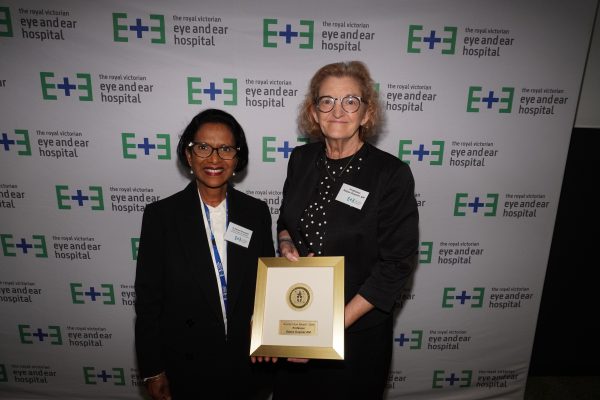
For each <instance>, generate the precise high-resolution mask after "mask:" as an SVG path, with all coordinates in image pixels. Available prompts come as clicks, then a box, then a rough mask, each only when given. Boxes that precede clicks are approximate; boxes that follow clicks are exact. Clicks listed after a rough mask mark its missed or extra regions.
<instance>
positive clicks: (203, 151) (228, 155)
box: [188, 142, 240, 160]
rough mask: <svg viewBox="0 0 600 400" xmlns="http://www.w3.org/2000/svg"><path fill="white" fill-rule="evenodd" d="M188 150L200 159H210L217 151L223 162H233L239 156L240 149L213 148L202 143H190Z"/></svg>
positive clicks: (229, 147)
mask: <svg viewBox="0 0 600 400" xmlns="http://www.w3.org/2000/svg"><path fill="white" fill-rule="evenodd" d="M188 148H191V149H192V153H194V155H195V156H196V157H200V158H208V157H210V156H212V153H213V151H215V150H216V151H217V154H218V155H219V157H221V158H222V159H223V160H233V159H234V158H235V156H236V155H237V152H238V151H239V150H240V149H239V147H233V146H225V145H223V146H219V147H212V146H211V145H210V144H207V143H202V142H190V143H189V144H188Z"/></svg>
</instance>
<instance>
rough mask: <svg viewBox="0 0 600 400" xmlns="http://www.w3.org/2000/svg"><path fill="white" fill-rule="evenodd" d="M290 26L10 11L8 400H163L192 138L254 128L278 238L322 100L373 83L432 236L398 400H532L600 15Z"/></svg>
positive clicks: (475, 9)
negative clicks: (574, 137) (352, 80)
mask: <svg viewBox="0 0 600 400" xmlns="http://www.w3.org/2000/svg"><path fill="white" fill-rule="evenodd" d="M285 3H286V2H280V1H276V0H269V1H257V2H242V1H228V0H218V1H217V0H205V1H202V2H198V1H193V0H177V1H171V2H163V1H157V0H153V1H147V0H143V1H142V0H132V1H128V2H121V1H116V0H111V1H91V0H90V1H66V0H64V1H59V0H55V1H42V0H19V1H17V0H14V1H13V0H0V116H1V118H0V163H1V164H0V221H1V224H0V244H1V254H0V263H1V266H0V312H1V315H2V323H1V324H0V397H3V398H6V399H43V398H48V397H53V398H61V399H139V398H141V397H142V393H143V390H142V386H141V382H140V377H139V375H138V370H137V367H136V360H135V355H134V350H133V349H134V342H133V324H134V318H135V316H134V310H133V305H134V303H135V294H134V288H133V282H134V278H135V262H136V256H137V246H138V241H139V232H140V224H141V217H142V212H143V210H144V207H145V206H146V204H148V203H149V202H152V201H155V200H158V199H161V198H164V197H167V196H169V195H170V194H172V193H174V192H176V191H178V190H180V189H182V188H183V187H184V186H185V185H186V183H187V182H188V181H189V179H190V177H189V175H188V174H187V171H182V170H181V169H180V168H178V166H177V162H176V155H175V149H176V145H177V141H178V137H179V135H180V133H181V132H182V130H183V129H184V127H185V126H186V125H187V123H188V121H189V120H190V119H191V118H192V117H193V116H194V115H195V114H196V113H198V112H199V111H201V110H203V109H205V108H213V107H214V108H221V109H224V110H226V111H228V112H231V113H232V114H234V115H235V116H236V117H237V118H238V119H239V121H240V122H241V123H242V125H243V127H244V128H245V130H246V133H247V136H248V140H249V146H250V163H249V167H248V170H247V173H246V174H245V175H244V176H242V177H239V181H238V182H237V187H238V188H239V189H240V190H242V191H244V192H246V193H248V194H250V195H252V196H255V197H257V198H260V199H263V200H264V201H265V202H267V203H268V204H269V206H270V209H271V213H272V216H273V220H274V221H275V220H276V219H277V217H278V208H279V205H280V203H281V190H282V186H283V181H284V178H285V170H286V165H287V161H288V157H289V154H290V152H291V151H292V149H293V148H294V147H295V146H298V145H300V144H302V143H304V142H305V141H306V139H305V138H304V137H303V136H302V135H301V133H300V132H299V131H298V129H297V127H296V116H297V111H298V105H299V104H300V102H301V100H302V98H303V95H304V93H305V92H306V89H307V85H308V81H309V79H310V77H311V76H312V75H313V73H314V72H315V71H316V70H317V69H318V68H319V67H321V66H322V65H324V64H327V63H330V62H337V61H347V60H361V61H364V62H365V63H366V64H367V65H368V67H369V68H370V70H371V73H372V75H373V77H374V79H375V80H376V82H377V87H378V91H379V93H380V99H381V103H382V106H383V108H384V109H385V113H386V121H385V126H384V128H383V131H382V132H381V134H380V135H379V137H378V138H377V139H376V140H375V144H376V145H377V146H378V147H380V148H382V149H384V150H386V151H387V152H389V153H391V154H393V155H395V156H397V157H398V158H400V159H401V160H403V161H405V162H406V163H408V164H410V167H411V168H412V171H413V173H414V175H415V179H416V193H415V195H416V197H417V200H418V202H419V210H420V215H421V224H420V232H421V239H420V240H421V242H420V248H419V266H418V268H417V271H416V274H415V276H414V280H413V282H412V284H411V286H410V287H408V288H407V289H406V291H405V293H404V294H403V296H402V298H401V299H399V303H401V306H402V308H401V311H400V312H398V318H397V320H396V325H395V334H394V358H393V365H392V368H391V373H390V376H389V381H388V387H389V390H388V392H387V398H388V399H431V398H436V399H459V398H460V399H484V398H485V399H522V398H523V393H524V388H525V382H526V378H527V372H528V366H529V360H530V354H531V348H532V343H533V338H534V333H535V326H536V319H537V313H538V308H539V304H540V299H541V295H542V292H541V291H542V287H543V281H544V275H545V270H546V263H547V259H548V253H549V248H550V243H551V239H552V232H553V226H554V219H555V214H556V210H557V206H558V200H559V194H560V187H561V181H562V176H563V170H564V166H565V161H566V155H567V150H568V145H569V138H570V132H571V128H572V126H573V121H574V116H575V110H576V107H577V99H578V95H579V89H580V85H581V80H582V74H583V69H584V65H585V60H586V54H587V49H588V44H589V39H590V35H591V29H592V24H593V17H594V14H595V11H596V0H580V1H572V2H564V1H560V0H552V1H550V0H548V1H502V2H499V1H491V0H490V1H477V2H475V1H468V0H464V1H460V0H457V1H452V2H448V1H443V0H438V1H433V0H432V1H426V2H424V1H418V0H414V1H412V0H411V1H408V0H407V1H396V0H385V1H384V0H374V1H356V0H352V1H350V0H344V1H341V0H335V1H326V2H324V1H318V0H305V1H302V2H300V1H298V2H287V3H288V4H285ZM574 251H575V250H574ZM231 380H232V384H235V376H232V377H231Z"/></svg>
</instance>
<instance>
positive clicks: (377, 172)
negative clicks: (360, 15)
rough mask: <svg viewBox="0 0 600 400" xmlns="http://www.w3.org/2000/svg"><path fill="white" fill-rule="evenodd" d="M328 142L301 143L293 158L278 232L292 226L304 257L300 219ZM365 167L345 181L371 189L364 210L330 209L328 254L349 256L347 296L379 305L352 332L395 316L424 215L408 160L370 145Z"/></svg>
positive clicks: (364, 152)
mask: <svg viewBox="0 0 600 400" xmlns="http://www.w3.org/2000/svg"><path fill="white" fill-rule="evenodd" d="M323 146H324V145H323V143H311V144H306V145H302V146H298V147H296V148H295V149H294V150H293V152H292V154H291V156H290V160H289V162H288V171H287V178H286V181H285V184H284V188H283V201H282V204H281V209H280V215H279V219H278V221H277V231H278V232H279V231H281V230H283V229H287V230H288V231H289V233H290V235H291V237H292V239H293V240H294V243H295V244H296V247H297V248H298V251H299V252H300V254H301V255H306V254H307V253H308V249H307V248H306V247H305V246H304V245H303V244H300V243H299V242H300V240H301V237H300V233H299V230H298V223H299V220H300V216H301V214H302V212H303V211H304V210H305V209H306V207H307V205H308V202H309V199H310V197H311V195H310V193H311V191H313V190H317V184H318V182H317V181H318V178H319V176H320V175H321V174H322V172H321V170H322V168H324V166H323V157H324V151H323ZM359 154H360V156H361V157H362V158H363V160H362V161H361V164H360V167H361V168H360V170H358V171H355V172H353V174H352V175H349V176H347V177H346V178H345V179H344V182H345V183H347V184H349V185H352V186H354V187H357V188H359V189H362V190H365V191H367V192H369V195H368V197H367V199H366V200H365V203H364V204H363V207H362V209H361V210H358V209H356V208H353V207H350V206H348V205H346V204H344V203H341V202H339V201H332V203H331V204H330V205H329V209H328V210H327V215H328V219H327V231H326V235H325V238H324V243H323V255H325V256H344V257H345V260H344V266H345V298H346V302H348V301H350V300H351V299H352V298H353V297H354V296H355V295H356V294H357V293H360V294H361V295H362V296H363V297H364V298H365V299H366V300H367V301H369V302H370V303H371V304H373V305H374V306H375V309H374V310H372V311H370V312H369V313H367V314H366V315H364V316H363V317H362V318H361V319H360V320H358V321H357V322H356V323H355V324H354V325H352V326H351V327H350V328H349V329H350V330H359V329H364V328H367V327H371V326H374V325H376V324H379V323H381V322H382V321H383V320H384V319H385V318H387V317H389V316H390V313H391V311H392V309H393V307H394V304H395V302H396V300H397V299H398V298H399V295H400V294H401V290H402V288H403V287H404V286H405V284H406V283H407V281H408V279H409V277H410V275H411V273H412V270H413V267H414V265H415V260H416V253H417V249H418V241H419V239H418V223H419V214H418V210H417V202H416V200H415V197H414V179H413V176H412V173H411V171H410V168H409V167H408V165H407V164H405V163H403V162H402V161H400V160H399V159H398V158H396V157H394V156H392V155H390V154H389V153H386V152H384V151H382V150H379V149H377V148H376V147H374V146H372V145H371V144H369V143H365V144H364V146H363V148H362V149H361V150H360V153H359Z"/></svg>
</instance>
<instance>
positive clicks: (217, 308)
mask: <svg viewBox="0 0 600 400" xmlns="http://www.w3.org/2000/svg"><path fill="white" fill-rule="evenodd" d="M200 207H201V204H200V198H199V195H198V190H197V188H196V183H195V182H191V183H190V184H189V185H188V186H187V187H186V189H185V196H184V199H183V204H182V205H181V208H180V212H179V213H178V223H177V226H178V227H179V235H180V241H181V244H182V247H183V251H184V252H185V256H186V260H187V263H186V266H185V268H188V269H189V275H190V278H191V279H194V280H195V281H196V282H197V283H198V286H199V287H200V289H201V291H202V293H203V294H204V297H205V298H206V302H207V303H208V304H209V306H210V308H211V309H212V310H213V311H214V312H215V315H216V316H217V318H218V319H220V320H222V319H223V314H222V312H221V293H219V290H218V286H217V281H216V279H217V278H216V275H215V269H214V265H213V262H212V257H211V255H210V249H209V247H208V239H207V237H206V230H205V229H204V219H203V217H202V209H201V208H200Z"/></svg>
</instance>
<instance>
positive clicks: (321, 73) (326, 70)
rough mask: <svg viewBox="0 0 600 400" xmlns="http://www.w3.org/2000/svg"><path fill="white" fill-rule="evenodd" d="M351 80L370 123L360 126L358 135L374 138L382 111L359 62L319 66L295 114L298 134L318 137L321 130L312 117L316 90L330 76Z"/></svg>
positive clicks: (372, 84)
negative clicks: (356, 84) (358, 92)
mask: <svg viewBox="0 0 600 400" xmlns="http://www.w3.org/2000/svg"><path fill="white" fill-rule="evenodd" d="M332 76H333V77H336V78H343V77H350V78H352V79H354V80H356V82H357V83H358V85H359V87H360V91H361V93H362V96H361V97H362V101H363V102H364V103H365V104H366V105H367V107H368V108H367V113H368V114H369V120H368V121H367V122H366V123H365V124H364V125H363V126H361V129H360V131H359V133H358V135H359V137H360V139H361V140H365V139H366V138H368V137H371V136H374V135H375V134H376V133H377V129H378V128H379V125H380V123H381V116H382V110H381V105H380V103H379V93H377V90H376V89H375V81H373V79H372V78H371V75H370V74H369V70H368V68H367V66H366V65H365V64H364V63H362V62H360V61H348V62H338V63H333V64H327V65H325V66H323V67H321V68H320V69H319V70H318V71H317V72H316V73H315V75H314V76H313V77H312V79H311V80H310V84H309V87H308V91H307V93H306V96H305V97H304V101H303V102H302V104H301V105H300V111H299V114H298V127H299V129H300V131H301V132H303V133H305V134H307V135H309V136H311V137H314V138H321V137H322V135H323V132H321V127H320V126H319V124H318V123H317V122H316V121H315V120H314V118H313V110H314V107H315V103H316V101H317V97H319V89H320V88H321V84H322V83H323V81H324V80H325V79H327V78H329V77H332Z"/></svg>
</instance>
